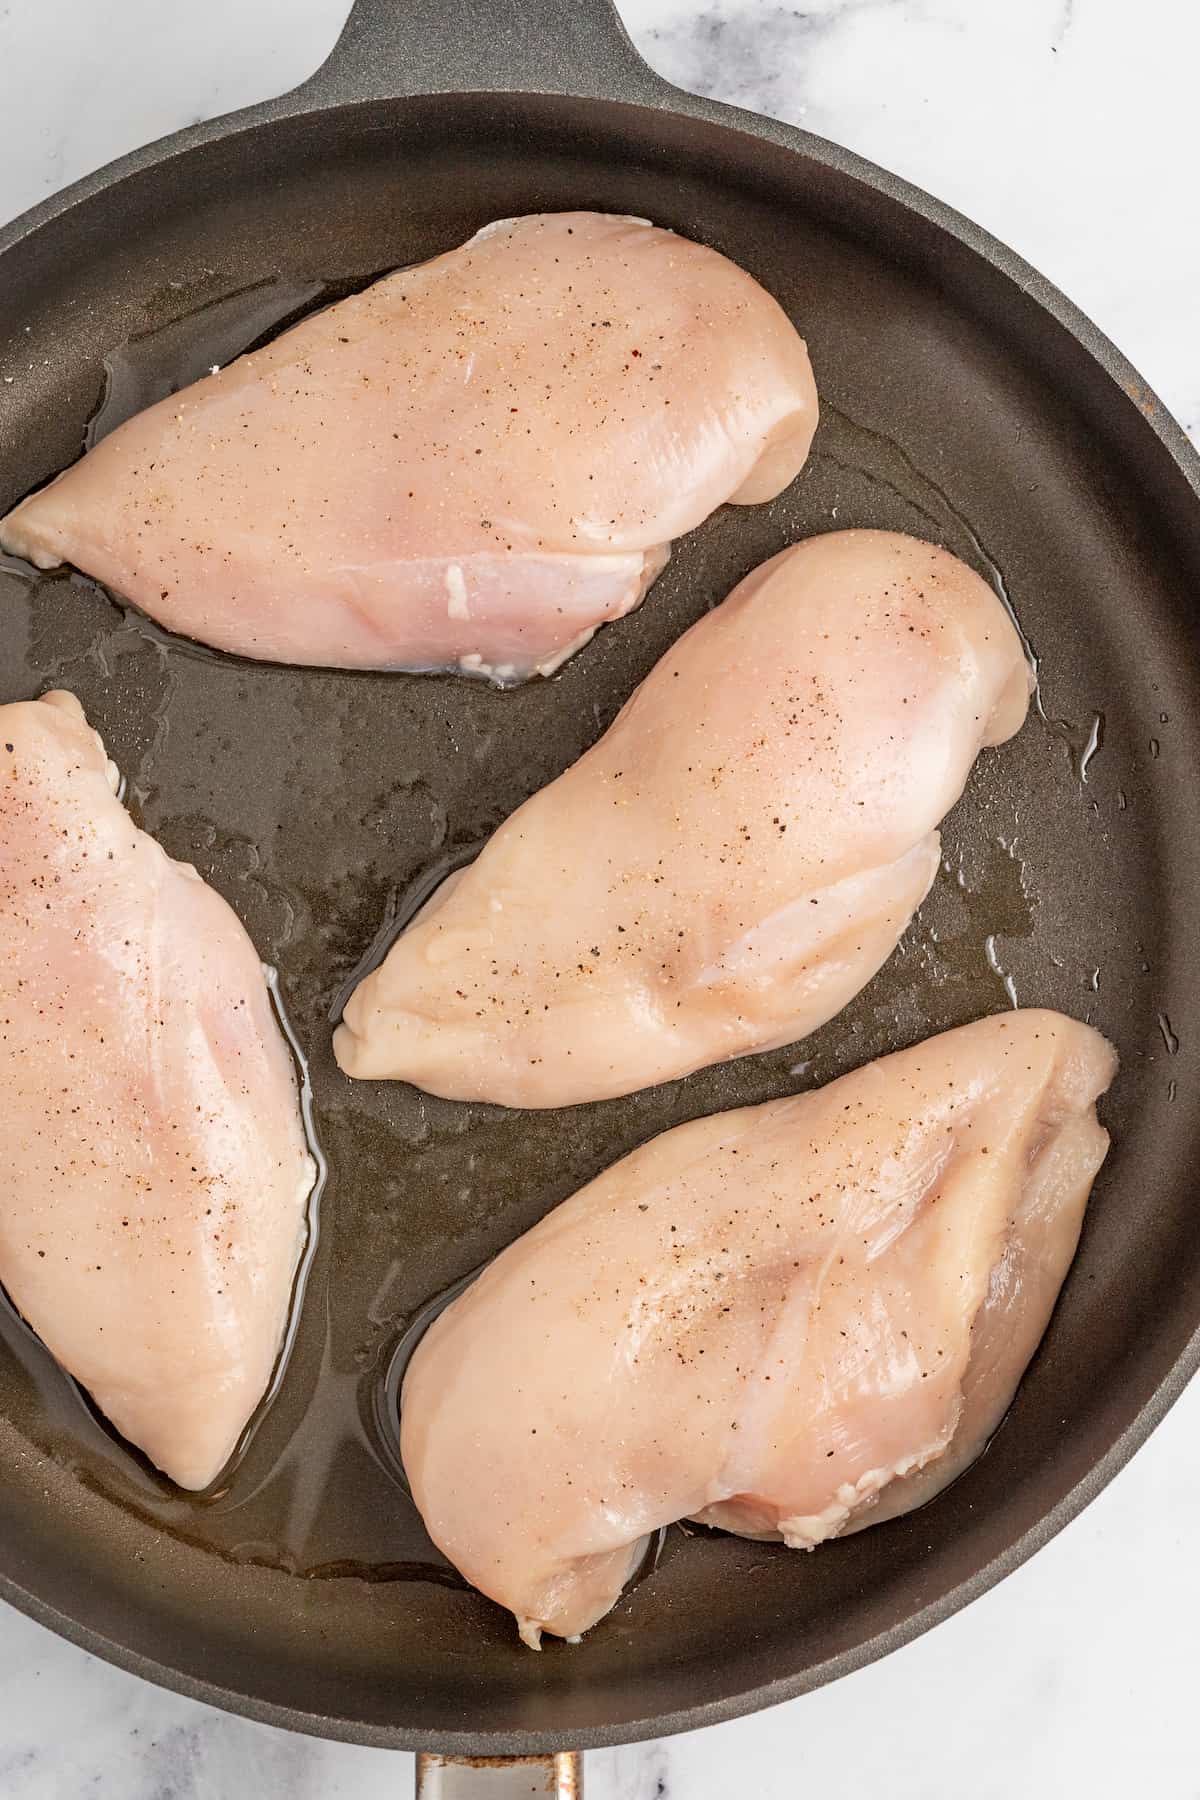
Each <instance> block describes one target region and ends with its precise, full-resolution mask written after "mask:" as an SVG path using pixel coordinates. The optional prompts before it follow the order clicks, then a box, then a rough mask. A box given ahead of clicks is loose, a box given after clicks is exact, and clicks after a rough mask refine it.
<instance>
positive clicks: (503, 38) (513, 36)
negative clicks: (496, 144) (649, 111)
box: [293, 0, 674, 107]
mask: <svg viewBox="0 0 1200 1800" xmlns="http://www.w3.org/2000/svg"><path fill="white" fill-rule="evenodd" d="M496 90H500V91H502V92H508V93H535V94H574V95H579V96H581V97H582V98H585V99H594V100H600V99H603V100H631V101H634V102H636V103H641V104H642V105H653V104H654V103H655V102H657V103H658V104H660V105H661V104H662V103H663V100H664V99H665V97H666V96H667V95H668V94H670V93H673V92H674V90H673V89H672V87H671V84H670V83H669V82H667V81H665V80H663V78H662V77H661V76H659V75H656V74H655V73H654V71H653V69H651V68H650V66H649V64H648V63H646V62H643V60H642V58H641V57H640V56H639V55H638V53H637V51H636V50H635V49H634V47H633V44H632V43H631V42H630V39H629V34H628V32H627V31H626V30H625V27H624V25H622V23H621V18H620V15H619V13H618V12H617V9H616V6H615V5H614V4H613V0H354V5H353V6H352V7H351V9H350V16H349V18H348V19H347V20H346V23H345V26H344V27H343V30H342V35H341V37H340V38H339V39H338V41H337V43H336V44H335V45H334V47H333V50H332V51H331V53H330V55H329V57H328V58H327V60H326V61H325V62H324V63H322V65H321V67H320V68H319V69H318V70H317V72H316V74H315V75H313V76H312V77H311V78H310V79H309V80H308V81H306V82H305V83H304V85H303V87H301V88H299V89H297V90H296V93H295V95H294V96H293V97H294V98H296V99H303V100H305V101H311V102H314V103H316V104H317V105H319V106H322V107H325V106H336V105H340V104H342V103H343V102H346V101H355V100H395V99H399V98H401V97H403V96H405V95H408V94H453V93H465V92H471V91H475V92H491V91H496Z"/></svg>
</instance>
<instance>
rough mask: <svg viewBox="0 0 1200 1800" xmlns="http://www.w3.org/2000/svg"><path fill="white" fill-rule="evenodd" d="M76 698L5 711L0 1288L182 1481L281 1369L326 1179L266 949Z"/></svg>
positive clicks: (200, 1478) (1, 713)
mask: <svg viewBox="0 0 1200 1800" xmlns="http://www.w3.org/2000/svg"><path fill="white" fill-rule="evenodd" d="M115 788H116V770H115V769H114V767H113V765H112V764H111V763H109V762H108V761H107V759H106V757H105V754H104V748H103V745H102V744H101V742H100V739H99V738H98V736H97V735H96V733H95V732H94V731H92V730H90V729H89V727H88V725H87V722H86V720H85V719H84V716H83V710H82V708H81V707H80V705H79V702H78V701H77V700H76V699H75V698H74V696H73V695H71V694H66V693H53V694H47V695H46V696H45V697H44V698H43V699H41V700H37V701H31V702H28V703H24V704H17V705H9V706H4V707H0V946H2V949H0V1048H2V1050H3V1055H2V1057H0V1165H2V1166H3V1169H4V1176H5V1185H4V1199H3V1203H2V1204H0V1281H2V1282H3V1284H4V1287H5V1288H6V1289H7V1291H8V1294H9V1296H10V1298H11V1299H12V1302H13V1304H14V1305H15V1306H16V1307H17V1308H18V1310H19V1311H20V1313H21V1314H22V1316H23V1317H24V1318H25V1319H26V1320H27V1321H28V1323H29V1324H30V1325H31V1326H32V1328H33V1329H34V1331H36V1332H37V1333H38V1335H39V1336H40V1337H41V1338H42V1339H43V1341H44V1342H45V1343H46V1345H47V1346H48V1348H49V1349H50V1350H51V1352H52V1353H53V1355H54V1356H56V1357H57V1358H58V1360H59V1362H60V1363H61V1364H62V1365H63V1367H64V1368H66V1369H67V1370H69V1371H70V1373H71V1374H72V1375H74V1376H75V1377H76V1378H77V1379H78V1380H79V1381H80V1382H81V1383H82V1384H83V1386H84V1387H86V1388H87V1389H88V1391H89V1392H90V1393H91V1395H92V1397H93V1398H94V1400H95V1401H96V1404H97V1405H98V1406H99V1407H100V1409H101V1411H102V1412H104V1413H105V1415H106V1416H107V1417H108V1418H109V1419H111V1421H112V1423H113V1424H114V1425H115V1427H116V1428H117V1430H118V1431H119V1432H121V1433H122V1435H123V1436H124V1437H126V1438H128V1439H129V1440H130V1442H131V1443H133V1444H136V1445H137V1446H138V1447H139V1448H140V1449H142V1450H144V1451H145V1453H146V1455H147V1456H148V1457H150V1459H151V1461H152V1462H154V1463H156V1464H157V1465H158V1467H159V1468H160V1469H162V1470H163V1471H164V1473H166V1474H167V1475H169V1476H170V1477H171V1479H172V1480H173V1481H176V1482H178V1484H179V1485H180V1486H181V1487H186V1488H203V1487H206V1486H208V1484H209V1483H210V1482H212V1481H213V1480H215V1478H216V1477H217V1476H218V1475H219V1474H220V1472H221V1470H222V1468H223V1467H224V1465H225V1463H226V1462H227V1461H228V1460H229V1457H230V1455H231V1453H232V1452H233V1450H234V1447H235V1445H236V1444H237V1441H238V1438H239V1437H240V1435H241V1433H242V1431H243V1429H244V1427H245V1425H246V1423H247V1421H248V1420H249V1418H250V1416H251V1414H252V1413H253V1411H254V1409H255V1407H256V1406H257V1405H258V1403H259V1401H260V1400H261V1398H262V1396H263V1393H264V1390H265V1389H266V1387H267V1384H268V1382H269V1380H270V1378H271V1373H272V1370H273V1368H274V1365H275V1362H276V1359H277V1357H278V1354H279V1349H280V1343H281V1340H282V1338H283V1333H284V1327H285V1324H286V1320H287V1315H288V1308H289V1303H290V1298H291V1292H292V1283H293V1277H294V1275H295V1271H296V1266H297V1262H298V1259H299V1256H300V1253H301V1249H302V1246H303V1243H304V1238H305V1210H306V1202H307V1200H308V1197H309V1194H310V1193H311V1191H312V1187H313V1182H314V1178H315V1173H316V1171H315V1167H314V1163H313V1159H312V1157H311V1156H310V1154H309V1151H308V1148H307V1145H306V1143H305V1137H304V1131H303V1127H302V1121H301V1115H300V1106H299V1099H298V1094H297V1088H296V1077H295V1071H294V1068H293V1064H292V1059H291V1055H290V1053H289V1051H288V1048H287V1046H286V1044H285V1042H284V1039H283V1036H282V1033H281V1031H280V1028H279V1025H278V1022H277V1020H276V1018H275V1016H274V1013H273V1011H272V1007H271V1000H270V996H269V993H268V990H267V984H266V980H265V978H264V974H263V969H262V965H261V964H260V962H259V960H258V957H257V955H256V954H255V950H254V946H253V945H252V944H251V942H250V939H249V938H248V937H247V935H246V933H245V931H244V930H243V928H242V926H241V925H240V924H239V922H238V920H237V919H236V918H235V917H234V914H233V913H232V912H231V911H230V909H229V907H228V906H227V905H226V904H225V902H224V900H222V899H221V898H220V896H219V895H218V894H216V893H215V892H214V891H213V889H212V888H210V887H207V886H206V885H205V883H204V882H203V881H201V879H200V877H199V876H198V875H197V874H196V871H195V870H194V869H192V868H190V867H189V866H187V865H186V864H182V863H176V862H172V861H171V859H170V857H168V856H167V855H166V854H165V852H164V851H163V850H161V849H160V848H159V846H158V845H157V844H156V843H155V842H154V840H153V838H150V837H147V836H146V834H145V833H144V832H142V831H139V830H138V829H137V828H136V826H134V825H133V823H132V822H131V820H130V818H129V815H128V814H127V813H126V811H125V809H124V807H123V806H122V805H121V804H120V802H119V801H118V800H117V798H116V794H115Z"/></svg>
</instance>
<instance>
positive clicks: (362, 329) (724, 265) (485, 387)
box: [0, 213, 817, 682]
mask: <svg viewBox="0 0 1200 1800" xmlns="http://www.w3.org/2000/svg"><path fill="white" fill-rule="evenodd" d="M816 422H817V398H816V390H815V388H814V386H813V378H812V371H811V369H810V368H809V362H808V355H807V352H806V351H805V348H804V344H803V342H802V340H801V339H800V337H799V336H798V335H797V333H796V331H795V330H794V329H793V327H792V325H791V324H790V322H789V320H788V318H787V316H786V315H785V314H784V312H783V311H782V309H781V308H780V307H779V306H778V305H777V304H776V302H775V301H774V300H773V299H772V298H771V296H770V295H769V294H767V293H766V292H765V291H764V290H763V289H762V288H761V287H759V285H758V283H757V282H756V281H754V280H752V279H751V277H750V276H749V275H747V274H746V273H745V272H744V271H743V270H741V269H739V268H737V267H736V265H735V264H733V263H731V262H728V261H727V260H726V259H725V257H723V256H719V255H718V254H717V253H716V252H715V251H713V250H707V249H705V248H704V247H703V246H702V245H700V244H694V243H691V242H689V240H688V239H687V238H681V237H676V236H675V235H674V233H672V232H669V231H660V230H658V229H657V228H656V227H655V226H652V225H649V224H647V223H646V222H645V221H644V220H641V219H624V218H611V217H608V216H606V215H604V214H600V213H550V214H545V215H541V216H535V217H531V218H521V219H506V220H503V221H502V222H500V223H499V224H495V225H489V226H488V227H487V228H486V229H485V230H483V231H481V232H479V233H477V235H476V236H475V237H473V238H472V239H471V240H470V242H469V243H467V244H464V245H463V246H462V247H461V248H460V249H458V250H453V251H451V252H450V253H449V254H448V255H445V256H439V257H435V258H434V259H433V261H432V262H427V263H422V264H420V265H419V266H417V267H414V268H411V269H404V270H401V271H400V272H399V273H398V274H395V275H390V276H388V277H387V278H386V279H385V280H383V281H379V282H377V283H376V284H375V285H374V286H373V287H370V288H368V289H367V290H366V292H365V293H362V294H359V295H357V296H356V297H354V298H353V299H350V300H344V301H342V302H341V303H340V304H339V305H337V306H333V307H330V308H329V309H328V310H327V311H325V312H322V313H319V314H317V315H316V316H315V317H313V318H311V319H308V320H306V321H305V322H304V323H303V324H301V325H298V326H296V327H295V328H294V329H293V330H291V331H288V332H285V333H284V334H283V335H282V336H281V337H279V338H277V339H276V340H275V342H274V343H272V344H270V345H269V346H268V347H267V348H266V349H265V350H256V351H254V352H252V353H250V354H248V355H246V356H243V357H241V358H240V359H239V360H238V361H237V362H234V363H231V364H230V365H229V367H228V368H225V369H222V370H220V372H219V373H217V374H214V375H212V376H211V377H209V378H207V379H205V380H204V381H199V382H197V383H196V385H195V386H194V387H191V388H188V389H186V390H185V391H184V392H183V393H181V394H179V395H176V396H175V397H173V398H172V399H169V400H164V401H162V402H161V403H160V404H159V405H157V406H153V407H151V408H150V409H149V410H148V411H146V412H144V413H142V414H140V415H139V416H138V417H137V418H135V419H132V420H130V421H129V422H128V423H127V424H125V425H123V426H121V427H120V428H119V429H118V430H117V431H115V432H113V434H112V435H111V437H108V438H106V439H105V440H104V441H103V442H102V443H101V444H99V445H98V446H97V447H96V449H94V450H92V451H90V452H89V453H88V455H87V456H85V457H84V459H83V461H82V462H80V463H78V464H76V466H75V467H74V468H73V469H70V470H68V471H67V473H66V474H65V475H63V476H61V477H60V478H59V479H58V480H57V481H56V482H54V483H52V484H51V486H50V487H48V488H44V489H43V490H42V491H41V492H40V493H38V494H35V495H34V496H33V497H32V498H31V499H29V500H26V501H25V502H24V504H23V505H21V506H18V507H17V509H16V511H15V512H13V513H11V514H10V515H9V517H8V518H7V519H5V520H4V521H3V522H2V523H0V547H3V548H4V549H6V550H9V551H13V552H15V553H16V554H17V555H19V556H24V557H27V558H29V559H30V561H32V562H35V563H36V564H37V565H38V566H39V567H40V568H47V567H50V566H51V565H53V564H55V563H59V562H72V563H75V564H76V565H77V566H78V567H79V568H81V569H83V570H85V571H86V572H87V573H88V574H89V575H95V576H98V577H99V578H100V580H102V581H104V582H106V583H107V584H108V585H109V587H111V588H114V589H115V590H116V591H117V592H118V593H120V594H123V595H124V596H125V597H126V598H127V599H129V600H131V601H132V602H133V603H134V605H135V606H139V607H140V608H141V609H142V611H143V612H147V613H149V614H150V615H151V617H152V618H155V619H157V620H158V621H159V622H160V623H161V624H163V625H165V626H167V627H168V628H169V629H170V630H172V631H179V632H184V633H186V635H187V636H189V637H194V638H199V639H200V640H201V641H202V642H204V643H206V644H214V645H216V646H217V648H218V649H222V650H235V651H238V652H239V653H240V654H241V655H243V656H253V657H259V658H263V659H266V660H267V661H271V662H296V663H324V664H331V665H334V666H337V667H341V668H364V669H401V668H404V669H428V668H452V667H455V666H457V667H459V668H461V669H464V670H470V671H474V672H476V673H482V674H488V675H492V676H493V677H494V678H495V679H496V680H497V681H501V682H508V681H515V680H519V679H521V678H522V677H524V676H527V675H531V674H533V673H534V672H542V673H548V672H549V671H550V670H552V669H553V668H555V667H556V666H557V665H558V664H559V663H560V662H562V661H563V659H564V658H565V657H568V656H570V655H571V653H572V652H573V651H574V650H576V649H578V648H579V646H580V645H581V644H583V643H585V642H586V641H587V639H588V638H589V637H590V636H591V635H592V633H593V631H595V629H596V627H597V626H598V625H600V624H602V623H603V622H604V620H606V619H615V618H618V617H620V615H621V614H622V613H625V612H628V611H629V609H630V607H633V606H636V605H637V604H638V602H639V600H640V599H641V598H642V595H643V594H644V593H645V591H646V589H647V587H648V586H649V584H650V583H651V582H652V581H653V579H654V577H655V576H656V575H657V574H658V572H659V570H660V569H661V568H662V565H663V563H664V562H665V561H666V558H667V553H668V549H669V546H670V540H671V539H672V538H674V537H678V536H679V535H680V534H681V533H682V532H685V531H690V530H691V529H692V528H693V526H696V525H699V524H700V522H701V520H702V519H705V518H707V516H708V514H709V513H711V512H712V511H713V509H714V507H717V506H720V505H721V504H722V503H723V502H724V501H727V500H734V501H739V502H743V503H750V502H753V501H760V500H768V499H770V498H772V497H773V496H774V495H775V494H777V493H779V492H780V490H781V489H782V488H784V487H786V486H787V484H788V482H789V481H791V480H792V478H793V476H794V475H795V474H796V472H797V470H798V469H799V468H800V466H801V464H802V463H803V462H804V459H805V457H806V456H807V454H808V447H809V444H810V442H811V440H812V435H813V431H814V429H815V427H816Z"/></svg>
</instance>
